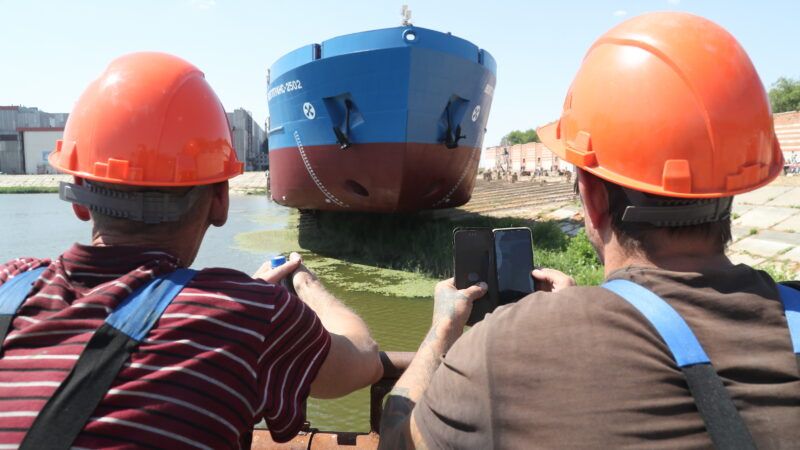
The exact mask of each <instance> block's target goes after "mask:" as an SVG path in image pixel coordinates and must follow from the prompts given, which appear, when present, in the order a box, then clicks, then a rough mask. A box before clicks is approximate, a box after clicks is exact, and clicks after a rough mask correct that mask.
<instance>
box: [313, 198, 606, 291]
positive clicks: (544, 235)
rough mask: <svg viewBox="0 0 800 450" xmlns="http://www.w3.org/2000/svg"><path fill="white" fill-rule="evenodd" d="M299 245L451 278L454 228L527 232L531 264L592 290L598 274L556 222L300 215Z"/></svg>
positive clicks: (584, 242)
mask: <svg viewBox="0 0 800 450" xmlns="http://www.w3.org/2000/svg"><path fill="white" fill-rule="evenodd" d="M306 214H309V215H307V216H305V217H304V218H303V219H302V220H301V226H300V233H299V234H300V236H299V243H300V246H301V247H302V248H304V249H306V250H311V251H313V252H314V253H317V254H320V255H323V256H329V257H334V258H338V259H344V260H348V261H351V262H356V263H360V264H367V265H373V266H377V267H384V268H390V269H399V270H406V271H413V272H420V273H424V274H426V275H429V276H432V277H435V278H449V277H451V276H453V253H452V246H453V230H454V229H455V228H457V227H486V228H508V227H529V228H531V230H532V235H533V248H534V264H535V265H537V266H541V267H550V268H553V269H557V270H561V271H562V272H565V273H568V274H570V275H572V276H573V277H575V279H576V281H578V282H579V283H580V284H597V283H599V282H600V281H602V278H603V271H602V267H601V265H600V263H599V261H598V260H597V256H596V255H595V252H594V249H593V248H592V246H591V244H590V243H589V241H588V239H587V238H586V235H585V233H583V232H582V231H581V232H579V233H578V235H577V236H576V237H574V238H570V237H569V236H567V235H566V234H565V233H564V232H563V231H561V229H560V227H559V223H558V222H551V221H540V222H536V221H533V220H528V219H519V218H511V217H502V218H495V217H486V216H477V215H476V216H469V217H467V218H465V219H463V220H459V221H457V222H453V221H452V220H450V219H434V218H431V217H430V215H429V214H427V213H421V214H407V215H386V214H359V213H326V212H316V213H306Z"/></svg>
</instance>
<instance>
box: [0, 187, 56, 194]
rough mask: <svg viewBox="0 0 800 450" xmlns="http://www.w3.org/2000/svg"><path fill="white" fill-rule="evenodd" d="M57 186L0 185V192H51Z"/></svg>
mask: <svg viewBox="0 0 800 450" xmlns="http://www.w3.org/2000/svg"><path fill="white" fill-rule="evenodd" d="M53 193H58V186H0V194H53Z"/></svg>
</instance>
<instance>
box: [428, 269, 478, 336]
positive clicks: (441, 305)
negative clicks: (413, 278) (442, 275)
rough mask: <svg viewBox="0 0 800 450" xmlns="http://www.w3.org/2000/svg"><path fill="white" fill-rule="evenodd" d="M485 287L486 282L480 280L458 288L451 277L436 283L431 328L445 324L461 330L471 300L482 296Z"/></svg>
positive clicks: (470, 306)
mask: <svg viewBox="0 0 800 450" xmlns="http://www.w3.org/2000/svg"><path fill="white" fill-rule="evenodd" d="M486 289H487V286H486V283H483V282H481V283H478V284H476V285H474V286H470V287H468V288H466V289H462V290H458V289H456V285H455V282H454V281H453V279H452V278H450V279H448V280H444V281H440V282H439V283H437V284H436V290H435V291H434V294H433V328H436V327H437V325H440V324H447V325H450V326H452V327H453V328H454V329H457V330H459V331H460V330H463V329H464V325H466V324H467V320H468V319H469V313H470V312H472V302H474V301H476V300H478V299H480V298H481V297H483V295H484V294H486ZM459 334H460V332H459Z"/></svg>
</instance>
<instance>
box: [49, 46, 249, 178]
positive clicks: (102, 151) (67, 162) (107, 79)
mask: <svg viewBox="0 0 800 450" xmlns="http://www.w3.org/2000/svg"><path fill="white" fill-rule="evenodd" d="M49 160H50V164H51V165H52V166H53V167H55V168H56V169H58V170H60V171H62V172H66V173H71V174H73V175H75V176H78V177H81V178H86V179H89V180H95V181H101V182H106V183H112V184H123V185H139V186H193V185H200V184H211V183H216V182H219V181H224V180H227V179H229V178H232V177H234V176H236V175H239V174H240V173H241V172H242V170H243V164H242V163H241V162H239V161H238V159H237V158H236V152H235V151H234V149H233V145H232V139H231V134H230V126H229V124H228V119H227V116H226V114H225V110H224V109H223V107H222V104H221V103H220V101H219V99H218V98H217V96H216V94H215V93H214V91H213V90H212V89H211V87H210V86H209V85H208V83H207V82H206V80H205V77H204V75H203V73H202V72H201V71H200V70H199V69H198V68H197V67H195V66H193V65H191V64H190V63H188V62H186V61H184V60H182V59H180V58H177V57H175V56H172V55H168V54H164V53H152V52H143V53H132V54H128V55H125V56H122V57H120V58H117V59H115V60H114V61H112V62H111V63H110V64H109V66H108V68H107V69H106V70H105V71H104V72H103V74H102V75H101V76H100V77H99V78H98V79H97V80H95V81H94V82H93V83H91V84H90V85H89V87H88V88H87V89H86V91H85V92H84V93H83V95H81V97H80V99H79V100H78V102H77V103H76V105H75V108H74V109H73V111H72V113H71V114H70V116H69V119H68V120H67V124H66V127H65V130H64V138H63V139H62V140H61V141H59V142H58V144H57V146H56V149H55V150H54V151H53V152H52V153H51V154H50V156H49Z"/></svg>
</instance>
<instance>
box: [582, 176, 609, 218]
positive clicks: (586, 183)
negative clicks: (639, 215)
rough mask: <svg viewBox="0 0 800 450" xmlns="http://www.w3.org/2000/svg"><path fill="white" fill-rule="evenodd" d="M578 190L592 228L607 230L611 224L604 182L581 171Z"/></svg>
mask: <svg viewBox="0 0 800 450" xmlns="http://www.w3.org/2000/svg"><path fill="white" fill-rule="evenodd" d="M578 189H579V191H580V193H581V200H582V201H583V208H584V210H585V211H586V218H587V219H589V222H590V225H591V226H592V228H595V229H596V230H598V231H601V230H603V229H605V228H606V227H607V226H608V224H609V223H610V217H609V215H608V191H606V187H605V185H604V184H603V182H602V181H601V180H600V179H599V178H597V177H596V176H594V175H592V174H590V173H588V172H586V171H584V170H581V174H580V176H579V177H578Z"/></svg>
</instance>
